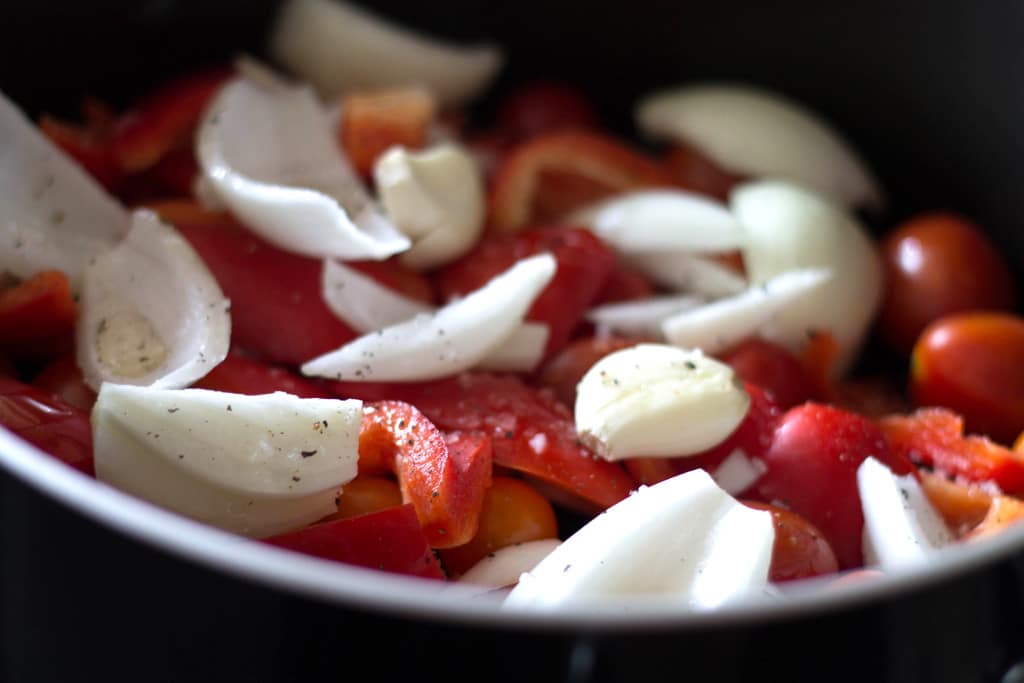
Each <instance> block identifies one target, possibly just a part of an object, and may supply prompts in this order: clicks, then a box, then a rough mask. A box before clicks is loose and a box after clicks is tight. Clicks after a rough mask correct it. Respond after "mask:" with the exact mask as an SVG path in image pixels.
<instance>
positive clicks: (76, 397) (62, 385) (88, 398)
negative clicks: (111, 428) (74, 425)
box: [32, 354, 96, 413]
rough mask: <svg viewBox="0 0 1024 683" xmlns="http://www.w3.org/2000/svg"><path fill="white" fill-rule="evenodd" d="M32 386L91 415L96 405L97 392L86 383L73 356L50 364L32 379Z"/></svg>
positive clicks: (61, 358)
mask: <svg viewBox="0 0 1024 683" xmlns="http://www.w3.org/2000/svg"><path fill="white" fill-rule="evenodd" d="M32 386H34V387H37V388H39V389H42V390H43V391H45V392H47V393H49V394H53V395H54V396H56V397H57V398H59V399H60V400H62V401H64V402H65V403H67V404H69V405H73V406H74V407H76V408H78V409H79V410H81V411H83V412H85V413H90V412H92V406H93V404H94V403H96V392H95V391H93V390H92V388H91V387H90V386H89V385H88V384H86V383H85V380H84V379H83V378H82V371H81V369H80V368H79V367H78V363H77V362H76V361H75V357H74V355H73V354H68V355H66V356H61V357H60V358H58V359H56V360H54V361H53V362H52V363H49V364H48V365H47V366H46V367H44V368H43V369H42V370H40V371H39V374H37V375H36V376H35V377H33V378H32Z"/></svg>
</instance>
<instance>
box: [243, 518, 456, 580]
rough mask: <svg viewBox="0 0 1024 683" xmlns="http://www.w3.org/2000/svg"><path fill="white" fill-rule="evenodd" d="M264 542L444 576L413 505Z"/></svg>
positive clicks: (389, 569)
mask: <svg viewBox="0 0 1024 683" xmlns="http://www.w3.org/2000/svg"><path fill="white" fill-rule="evenodd" d="M263 542H264V543H267V544H269V545H272V546H276V547H278V548H285V549H287V550H292V551H295V552H299V553H304V554H306V555H312V556H314V557H319V558H323V559H325V560H333V561H335V562H344V563H346V564H354V565H358V566H361V567H370V568H371V569H379V570H380V571H385V572H392V573H395V574H407V575H410V576H421V577H425V578H431V579H443V578H444V572H443V571H442V570H441V566H440V564H439V563H438V561H437V558H436V557H435V556H434V553H433V551H431V549H430V547H429V546H428V545H427V540H426V538H425V537H424V535H423V531H422V530H421V529H420V524H419V520H418V519H417V518H416V511H415V510H414V509H413V506H412V505H400V506H398V507H392V508H388V509H385V510H381V511H379V512H371V513H369V514H365V515H360V516H358V517H349V518H347V519H337V520H333V521H330V522H322V523H320V524H314V525H312V526H308V527H306V528H304V529H299V530H298V531H292V532H289V533H286V534H280V535H278V536H273V537H271V538H267V539H264V540H263Z"/></svg>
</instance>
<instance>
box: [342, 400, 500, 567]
mask: <svg viewBox="0 0 1024 683" xmlns="http://www.w3.org/2000/svg"><path fill="white" fill-rule="evenodd" d="M364 459H365V460H367V461H369V462H377V463H382V464H383V465H384V466H386V467H387V468H388V469H390V470H392V471H393V472H394V473H395V475H396V476H397V477H398V483H399V486H400V487H401V489H402V499H403V500H404V501H405V502H407V503H412V504H413V507H414V508H415V509H416V514H417V516H418V517H419V519H420V524H421V525H422V527H423V532H424V533H425V534H426V536H427V541H428V542H429V543H430V545H431V547H434V548H451V547H454V546H457V545H462V544H463V543H466V542H467V541H469V539H471V538H473V535H474V534H475V533H476V530H477V524H478V522H479V517H480V510H481V507H482V506H483V499H484V494H485V493H486V491H487V488H488V487H489V486H490V485H491V461H492V454H491V443H490V439H489V438H487V437H486V436H483V435H480V434H457V435H449V437H448V438H447V439H446V438H445V435H444V434H442V433H441V431H440V430H439V429H438V428H437V427H436V426H435V425H434V424H432V423H431V421H430V420H429V419H427V418H426V417H425V416H424V415H423V414H422V413H421V412H420V411H419V410H417V409H416V408H415V407H414V406H412V405H409V404H407V403H403V402H401V401H380V402H376V403H370V404H367V405H365V406H364V407H363V424H362V429H361V430H360V433H359V460H360V465H361V471H365V466H363V461H364Z"/></svg>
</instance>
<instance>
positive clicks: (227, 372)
mask: <svg viewBox="0 0 1024 683" xmlns="http://www.w3.org/2000/svg"><path fill="white" fill-rule="evenodd" d="M192 386H194V387H195V388H197V389H212V390H214V391H226V392H229V393H232V394H249V395H255V394H269V393H273V392H275V391H284V392H287V393H289V394H294V395H295V396H300V397H302V398H330V397H331V396H332V395H333V394H332V393H331V392H330V391H328V390H327V389H326V388H325V387H322V386H321V385H319V384H317V383H316V382H311V381H309V380H307V379H305V378H304V377H300V376H299V375H296V374H295V373H293V372H291V371H290V370H288V369H286V368H281V367H277V366H274V365H268V364H266V363H263V362H260V361H258V360H255V359H253V358H248V357H246V356H243V355H241V354H238V353H231V354H228V357H227V358H225V359H224V360H223V361H221V362H220V363H218V364H217V366H216V367H214V368H213V370H210V372H208V373H207V374H206V375H205V376H204V377H202V378H201V379H199V380H198V381H197V382H196V383H195V384H193V385H192Z"/></svg>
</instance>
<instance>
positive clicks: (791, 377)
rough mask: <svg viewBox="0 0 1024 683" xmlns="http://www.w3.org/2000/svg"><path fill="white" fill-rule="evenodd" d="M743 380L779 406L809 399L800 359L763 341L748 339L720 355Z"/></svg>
mask: <svg viewBox="0 0 1024 683" xmlns="http://www.w3.org/2000/svg"><path fill="white" fill-rule="evenodd" d="M722 360H723V361H724V362H725V363H728V364H729V365H730V366H731V367H732V369H733V370H735V371H736V374H737V375H739V376H740V379H742V380H743V381H744V382H749V383H751V384H756V385H758V386H759V387H761V388H762V389H764V390H765V391H767V392H768V393H769V394H771V395H772V398H774V399H775V402H776V403H778V404H779V406H780V407H781V408H783V409H786V408H792V407H793V406H795V405H797V404H799V403H803V402H804V401H807V400H810V399H811V397H812V389H811V386H810V382H809V381H808V379H807V375H806V373H805V372H804V366H803V364H802V363H801V362H800V359H799V358H797V357H796V356H794V355H793V354H792V353H790V352H789V351H788V350H786V349H784V348H783V347H781V346H779V345H778V344H773V343H771V342H768V341H765V340H763V339H750V340H748V341H746V342H743V343H742V344H740V345H739V346H737V347H735V348H733V349H732V350H730V351H727V352H726V353H724V354H723V355H722Z"/></svg>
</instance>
